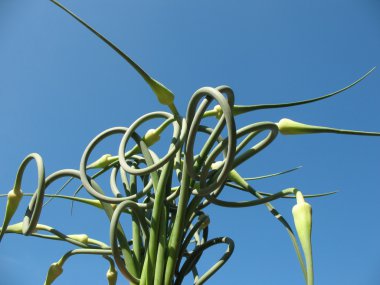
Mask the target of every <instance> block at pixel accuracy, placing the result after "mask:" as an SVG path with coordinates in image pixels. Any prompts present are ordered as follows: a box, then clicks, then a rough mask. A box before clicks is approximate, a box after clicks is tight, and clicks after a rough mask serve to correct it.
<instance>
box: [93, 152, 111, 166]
mask: <svg viewBox="0 0 380 285" xmlns="http://www.w3.org/2000/svg"><path fill="white" fill-rule="evenodd" d="M111 157H112V155H110V154H105V155H102V157H101V158H99V159H98V160H96V161H94V162H93V163H91V164H90V165H88V166H87V168H88V169H92V168H105V167H107V166H108V165H109V164H110V163H111V162H112V161H111V160H110V158H111Z"/></svg>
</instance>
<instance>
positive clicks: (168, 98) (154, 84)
mask: <svg viewBox="0 0 380 285" xmlns="http://www.w3.org/2000/svg"><path fill="white" fill-rule="evenodd" d="M148 84H149V86H150V88H152V90H153V92H154V93H155V94H156V96H157V98H158V101H159V102H160V103H161V104H162V105H167V106H170V105H173V102H174V94H173V93H172V92H171V91H170V90H169V89H168V88H166V87H165V86H164V85H162V84H161V83H160V82H158V81H157V80H155V79H153V78H152V79H151V80H149V81H148Z"/></svg>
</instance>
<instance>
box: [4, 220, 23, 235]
mask: <svg viewBox="0 0 380 285" xmlns="http://www.w3.org/2000/svg"><path fill="white" fill-rule="evenodd" d="M22 224H23V223H22V222H21V223H17V224H13V225H9V226H8V227H7V232H8V233H14V234H22Z"/></svg>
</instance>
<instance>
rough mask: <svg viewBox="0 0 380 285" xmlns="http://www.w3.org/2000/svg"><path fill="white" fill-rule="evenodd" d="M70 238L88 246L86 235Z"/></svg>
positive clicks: (71, 236) (70, 236)
mask: <svg viewBox="0 0 380 285" xmlns="http://www.w3.org/2000/svg"><path fill="white" fill-rule="evenodd" d="M68 237H69V238H71V239H73V240H76V241H79V242H81V243H84V244H88V235H86V234H79V235H68Z"/></svg>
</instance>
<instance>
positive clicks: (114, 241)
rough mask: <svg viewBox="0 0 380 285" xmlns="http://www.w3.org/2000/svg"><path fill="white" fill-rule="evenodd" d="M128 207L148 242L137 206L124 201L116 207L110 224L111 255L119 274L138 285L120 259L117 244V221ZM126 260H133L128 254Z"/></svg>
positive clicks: (147, 232) (134, 203) (131, 202)
mask: <svg viewBox="0 0 380 285" xmlns="http://www.w3.org/2000/svg"><path fill="white" fill-rule="evenodd" d="M127 207H129V208H130V209H131V211H132V212H133V213H134V214H135V215H136V217H137V218H138V221H139V224H140V226H141V230H142V231H143V232H144V233H145V236H146V241H147V240H149V236H148V235H149V230H148V229H147V227H146V224H145V218H143V217H142V216H141V213H140V212H139V205H138V204H137V203H136V202H133V201H128V200H127V201H124V202H122V203H120V204H119V205H117V207H116V209H115V211H114V213H113V215H112V219H111V223H110V245H111V249H112V255H113V257H114V260H115V263H116V265H117V267H118V268H119V270H120V272H121V273H122V274H123V275H124V276H125V278H127V279H128V280H129V281H130V282H132V283H136V284H139V282H140V279H139V278H138V276H135V275H134V274H133V273H132V272H131V269H129V268H127V266H126V264H125V261H124V260H123V259H122V258H121V256H120V249H119V246H118V244H117V232H118V228H119V227H120V225H119V219H120V216H121V214H122V212H123V210H124V209H125V208H127ZM126 258H127V260H126V261H131V260H133V257H132V254H131V253H130V252H128V254H127V255H126Z"/></svg>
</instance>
